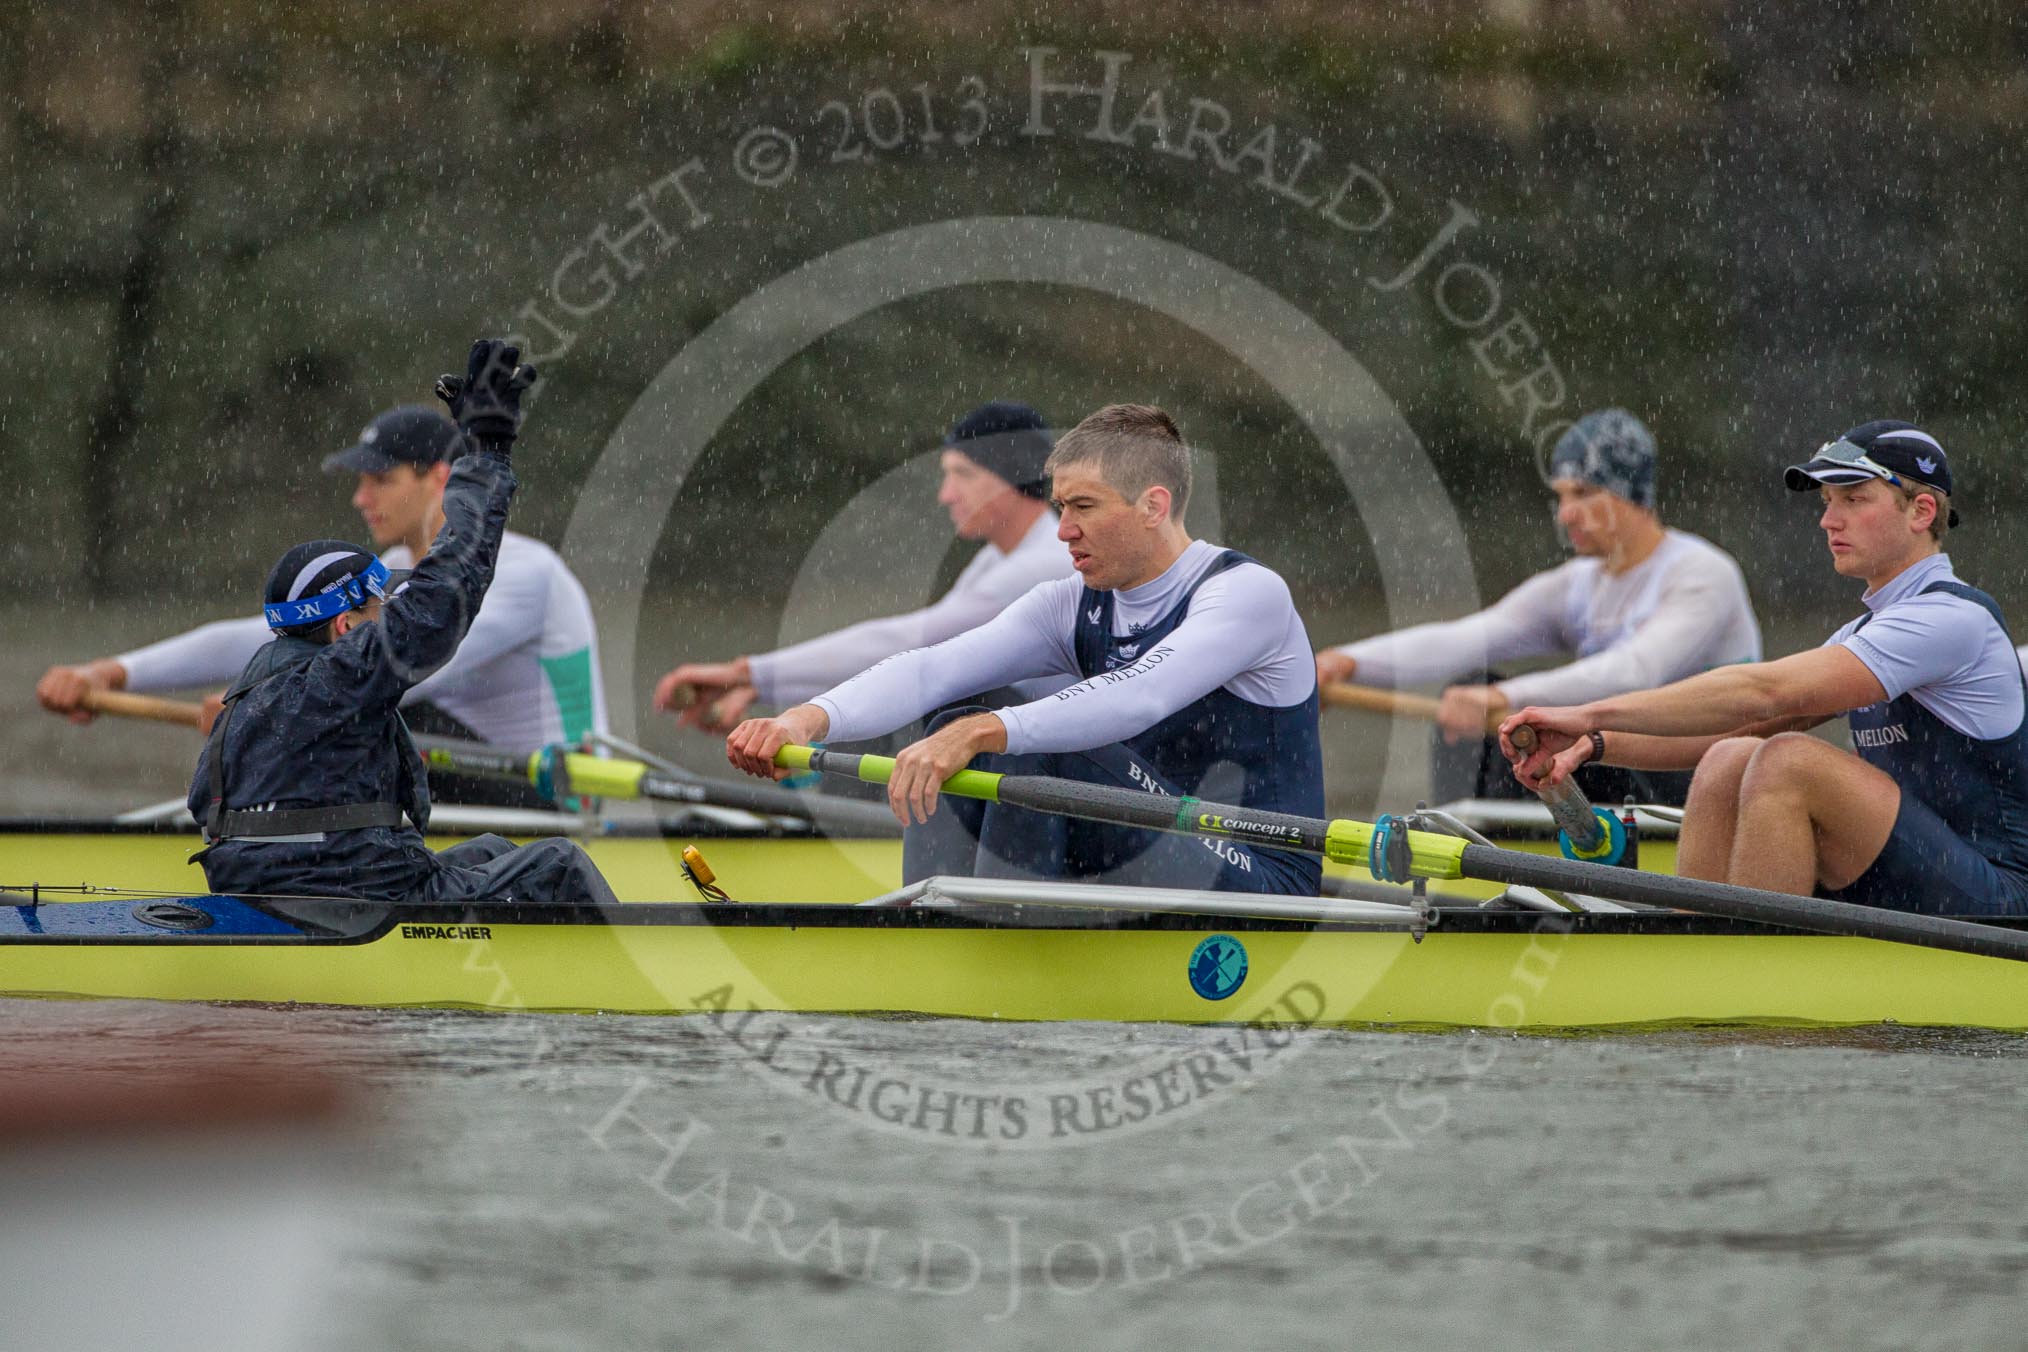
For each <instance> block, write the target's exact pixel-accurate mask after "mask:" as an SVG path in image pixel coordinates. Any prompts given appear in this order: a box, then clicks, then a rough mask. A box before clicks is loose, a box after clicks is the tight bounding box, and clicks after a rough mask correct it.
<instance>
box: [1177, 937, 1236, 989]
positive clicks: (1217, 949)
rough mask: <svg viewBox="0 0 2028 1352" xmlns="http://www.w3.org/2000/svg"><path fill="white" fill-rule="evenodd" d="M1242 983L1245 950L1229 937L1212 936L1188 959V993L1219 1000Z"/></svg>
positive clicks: (1198, 946)
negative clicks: (1192, 991)
mask: <svg viewBox="0 0 2028 1352" xmlns="http://www.w3.org/2000/svg"><path fill="white" fill-rule="evenodd" d="M1245 981H1246V946H1245V945H1244V944H1242V943H1240V941H1239V940H1237V939H1235V938H1233V937H1232V936H1231V935H1230V934H1213V935H1211V936H1209V937H1208V938H1206V939H1205V940H1204V942H1202V943H1200V944H1198V945H1197V949H1196V951H1195V952H1193V953H1192V954H1191V955H1190V989H1191V990H1194V991H1196V992H1197V993H1198V994H1199V995H1201V996H1203V997H1204V998H1205V999H1207V1000H1223V999H1225V998H1226V997H1227V996H1228V995H1231V994H1232V993H1233V992H1234V991H1236V990H1238V989H1239V988H1240V986H1241V985H1242V984H1243V983H1244V982H1245Z"/></svg>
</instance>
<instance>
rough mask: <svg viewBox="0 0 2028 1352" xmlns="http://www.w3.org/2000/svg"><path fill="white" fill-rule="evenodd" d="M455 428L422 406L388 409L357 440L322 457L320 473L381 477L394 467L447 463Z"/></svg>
mask: <svg viewBox="0 0 2028 1352" xmlns="http://www.w3.org/2000/svg"><path fill="white" fill-rule="evenodd" d="M457 441H458V425H457V424H456V423H454V422H452V421H451V420H450V419H449V418H447V417H445V416H444V415H443V414H442V413H439V412H438V411H437V410H435V409H433V408H430V407H429V406H428V405H425V404H403V405H402V406H401V407H400V408H391V409H389V410H388V411H387V412H385V413H383V414H381V415H380V416H379V417H378V418H375V419H374V420H373V421H372V422H370V423H368V424H366V426H365V427H363V428H361V429H360V432H359V440H358V441H357V442H355V443H353V444H352V445H350V446H347V447H346V448H345V449H344V450H342V451H336V452H333V453H332V454H330V455H327V456H325V457H324V469H325V471H326V472H327V473H328V472H331V471H333V470H341V469H349V470H351V471H353V472H354V473H357V474H385V473H386V472H387V471H388V470H391V469H393V468H394V467H395V466H396V465H413V466H415V467H416V468H417V469H422V468H424V467H425V466H429V465H434V464H436V463H437V461H439V460H448V459H450V456H451V450H452V448H453V447H455V446H456V445H457Z"/></svg>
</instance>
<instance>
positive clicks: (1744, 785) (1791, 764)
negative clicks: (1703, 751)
mask: <svg viewBox="0 0 2028 1352" xmlns="http://www.w3.org/2000/svg"><path fill="white" fill-rule="evenodd" d="M1823 746H1824V743H1822V742H1820V741H1818V740H1817V739H1816V738H1814V737H1811V736H1809V735H1808V734H1806V733H1800V732H1779V733H1776V734H1775V735H1774V736H1772V737H1769V738H1766V739H1763V740H1761V741H1760V745H1759V746H1758V747H1756V748H1755V749H1754V752H1753V755H1752V756H1751V757H1750V758H1749V759H1748V760H1747V763H1746V773H1745V774H1744V775H1743V776H1742V777H1741V779H1740V783H1739V792H1740V796H1741V797H1742V798H1753V797H1765V796H1768V795H1771V794H1786V793H1795V792H1797V791H1798V790H1800V789H1802V788H1803V787H1804V786H1805V785H1806V784H1807V783H1808V781H1809V778H1810V776H1811V775H1813V774H1816V773H1818V772H1819V771H1820V770H1821V768H1822V765H1821V762H1820V760H1819V756H1820V754H1821V751H1822V748H1823Z"/></svg>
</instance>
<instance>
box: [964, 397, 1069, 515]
mask: <svg viewBox="0 0 2028 1352" xmlns="http://www.w3.org/2000/svg"><path fill="white" fill-rule="evenodd" d="M944 445H945V446H947V447H949V448H950V449H951V450H954V451H956V452H958V453H959V454H960V455H962V456H964V457H965V458H966V459H967V460H970V461H972V462H973V463H974V464H976V465H978V466H979V467H980V468H982V469H989V470H991V471H992V472H993V473H995V474H997V475H999V476H1000V477H1001V478H1003V479H1005V480H1006V481H1007V482H1008V483H1010V484H1013V485H1014V487H1015V488H1017V489H1019V490H1020V491H1021V492H1023V493H1026V494H1027V495H1028V496H1029V497H1031V498H1046V497H1048V496H1049V481H1048V480H1047V479H1045V478H1044V477H1043V475H1042V466H1043V462H1045V461H1047V460H1048V459H1049V452H1050V451H1051V450H1053V449H1054V448H1055V445H1056V443H1055V442H1054V441H1053V440H1052V439H1051V438H1050V435H1049V424H1048V422H1046V421H1045V420H1044V419H1043V417H1042V415H1041V414H1040V413H1037V412H1036V411H1035V410H1034V409H1032V408H1030V407H1028V405H1026V404H1017V403H1015V402H1014V401H1013V400H1011V399H996V400H994V401H993V402H992V403H990V404H981V405H979V406H978V407H977V408H975V409H973V410H972V411H971V412H970V413H967V414H966V415H965V416H964V417H962V418H960V419H958V420H957V421H956V422H955V423H952V424H951V430H950V432H949V433H948V434H947V435H946V436H945V437H944Z"/></svg>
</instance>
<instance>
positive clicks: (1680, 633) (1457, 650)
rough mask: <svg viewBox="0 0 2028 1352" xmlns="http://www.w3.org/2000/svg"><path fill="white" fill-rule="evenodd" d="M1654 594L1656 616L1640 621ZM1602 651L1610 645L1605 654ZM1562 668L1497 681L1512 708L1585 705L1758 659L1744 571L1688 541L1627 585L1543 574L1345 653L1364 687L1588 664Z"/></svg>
mask: <svg viewBox="0 0 2028 1352" xmlns="http://www.w3.org/2000/svg"><path fill="white" fill-rule="evenodd" d="M1651 588H1653V589H1654V591H1653V595H1652V606H1651V607H1650V608H1648V609H1647V610H1646V613H1645V614H1636V615H1635V618H1633V619H1632V621H1631V623H1629V622H1627V620H1626V618H1625V617H1626V616H1628V615H1630V614H1635V612H1636V611H1637V608H1639V607H1641V606H1642V605H1643V603H1644V601H1645V600H1646V599H1647V597H1648V594H1649V592H1650V589H1651ZM1601 641H1603V642H1604V646H1603V647H1599V646H1598V645H1599V643H1600V642H1601ZM1587 647H1596V648H1597V651H1594V652H1591V653H1590V654H1589V655H1585V656H1579V657H1578V658H1576V660H1574V661H1571V662H1569V663H1566V664H1565V665H1563V666H1559V667H1553V668H1550V669H1549V670H1546V671H1537V672H1529V673H1528V674H1526V675H1522V676H1514V677H1510V678H1508V679H1506V680H1503V681H1501V682H1499V683H1498V684H1497V686H1496V688H1497V689H1498V690H1499V691H1500V692H1501V693H1502V694H1503V695H1505V696H1506V697H1507V700H1508V703H1509V704H1511V705H1513V706H1515V707H1517V708H1518V707H1520V706H1523V705H1527V704H1542V705H1562V704H1582V703H1584V702H1585V701H1587V700H1593V699H1601V698H1604V697H1606V696H1608V695H1616V694H1622V693H1624V692H1626V691H1629V690H1644V689H1649V688H1652V687H1654V686H1658V685H1666V684H1667V683H1669V682H1670V681H1676V680H1681V679H1682V678H1683V677H1685V676H1691V675H1695V674H1696V673H1697V672H1700V671H1708V670H1710V669H1711V668H1712V667H1717V666H1724V665H1727V664H1729V663H1733V662H1755V661H1759V660H1760V656H1761V644H1760V627H1759V625H1758V624H1757V623H1756V622H1755V620H1754V617H1753V606H1752V602H1751V601H1750V600H1749V599H1748V597H1747V593H1746V581H1745V579H1744V577H1743V576H1741V574H1740V571H1739V566H1738V564H1736V563H1734V562H1733V560H1732V558H1731V557H1730V556H1729V555H1727V554H1726V553H1724V552H1723V551H1722V550H1720V549H1718V548H1717V547H1716V546H1714V545H1711V544H1709V543H1708V542H1706V541H1704V540H1701V539H1699V538H1698V537H1696V536H1694V535H1689V534H1687V533H1685V532H1682V531H1675V530H1672V531H1670V532H1669V533H1668V536H1667V537H1666V539H1665V541H1664V543H1663V545H1662V547H1660V548H1658V549H1657V550H1656V551H1655V553H1654V554H1653V555H1651V556H1650V557H1649V558H1647V559H1645V560H1643V561H1642V562H1641V563H1640V564H1639V565H1637V566H1636V567H1634V568H1630V569H1628V570H1627V571H1626V572H1625V573H1622V574H1620V575H1618V576H1611V575H1608V574H1607V573H1605V571H1604V569H1603V568H1602V567H1601V566H1600V564H1599V561H1598V560H1597V559H1589V558H1579V559H1571V560H1569V561H1568V562H1566V563H1564V564H1562V565H1560V566H1559V567H1556V568H1552V569H1550V570H1549V571H1548V572H1546V573H1537V574H1536V575H1535V576H1534V577H1531V578H1529V579H1528V580H1527V581H1525V582H1523V583H1522V584H1521V585H1520V586H1518V587H1516V588H1514V590H1512V591H1510V592H1508V593H1507V594H1506V595H1505V596H1503V597H1501V598H1500V599H1499V600H1498V601H1495V602H1494V603H1493V604H1492V605H1490V606H1488V607H1487V608H1486V609H1484V610H1482V611H1479V612H1478V613H1477V614H1474V615H1467V616H1465V617H1464V618H1462V619H1457V620H1449V621H1445V622H1441V623H1437V624H1420V625H1415V626H1413V627H1411V628H1408V629H1400V630H1396V631H1395V632H1393V633H1390V634H1380V635H1376V636H1375V637H1373V638H1368V639H1361V640H1359V641H1358V642H1356V643H1347V644H1344V645H1342V646H1341V647H1339V648H1338V651H1339V652H1342V653H1345V654H1347V655H1349V656H1350V657H1352V658H1353V659H1354V660H1355V661H1357V663H1358V664H1359V665H1358V669H1357V670H1356V671H1355V672H1354V674H1353V679H1354V680H1356V681H1358V682H1359V683H1360V684H1362V685H1378V686H1394V687H1402V686H1413V685H1434V684H1438V683H1441V682H1446V681H1450V680H1453V679H1456V678H1457V677H1459V676H1463V675H1466V674H1468V673H1471V672H1477V671H1483V670H1485V669H1487V668H1489V667H1493V666H1497V665H1499V664H1501V663H1506V662H1516V661H1525V660H1527V659H1530V658H1537V657H1548V656H1552V655H1555V654H1558V653H1583V652H1584V651H1585V649H1586V648H1587Z"/></svg>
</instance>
